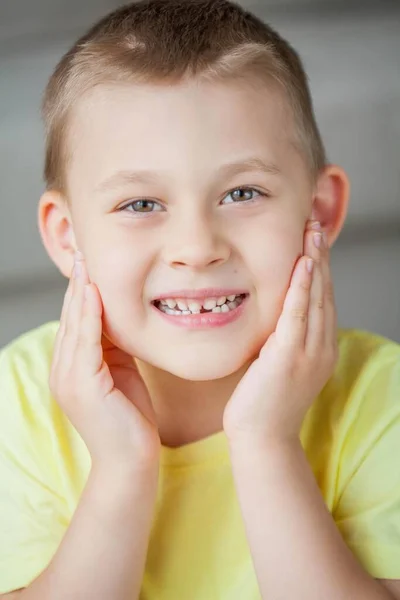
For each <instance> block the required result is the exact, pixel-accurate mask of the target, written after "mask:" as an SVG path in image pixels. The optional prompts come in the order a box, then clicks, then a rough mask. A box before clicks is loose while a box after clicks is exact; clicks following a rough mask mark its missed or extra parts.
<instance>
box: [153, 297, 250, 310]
mask: <svg viewBox="0 0 400 600" xmlns="http://www.w3.org/2000/svg"><path fill="white" fill-rule="evenodd" d="M248 295H249V294H239V295H237V296H236V297H235V299H234V300H228V298H226V301H225V302H224V303H222V304H219V305H218V304H217V305H216V306H214V307H213V308H204V306H202V303H200V302H197V303H195V304H194V305H193V303H190V304H191V305H192V308H191V309H190V308H189V306H188V305H187V304H186V306H187V308H186V309H185V308H179V306H178V304H177V303H176V304H175V306H173V307H170V306H168V304H167V303H166V302H165V301H161V300H154V301H153V302H152V304H153V305H154V306H155V307H156V308H157V309H158V310H160V311H161V312H163V313H165V314H168V315H196V314H205V313H211V314H212V313H221V312H222V313H225V312H231V311H232V310H235V308H237V307H238V306H239V305H240V304H241V303H242V302H243V300H244V299H245V298H246V297H247V296H248ZM199 305H200V306H199ZM181 306H182V305H181Z"/></svg>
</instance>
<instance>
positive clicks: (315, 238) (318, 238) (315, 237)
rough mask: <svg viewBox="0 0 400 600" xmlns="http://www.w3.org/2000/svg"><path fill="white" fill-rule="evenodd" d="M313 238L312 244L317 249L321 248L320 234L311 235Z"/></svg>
mask: <svg viewBox="0 0 400 600" xmlns="http://www.w3.org/2000/svg"><path fill="white" fill-rule="evenodd" d="M313 238H314V244H315V246H316V247H317V248H320V247H321V240H322V234H321V233H314V235H313Z"/></svg>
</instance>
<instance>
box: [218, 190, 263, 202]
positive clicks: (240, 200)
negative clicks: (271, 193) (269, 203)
mask: <svg viewBox="0 0 400 600" xmlns="http://www.w3.org/2000/svg"><path fill="white" fill-rule="evenodd" d="M235 192H247V193H249V192H257V194H259V195H260V196H261V197H267V196H268V194H265V193H264V192H260V191H259V190H256V189H255V188H251V187H238V188H235V189H234V190H231V191H230V192H228V194H227V196H225V197H226V198H227V197H228V196H233V197H234V198H235V196H234V194H235ZM237 200H238V201H237ZM255 200H256V198H244V200H243V199H242V197H241V196H240V195H237V196H236V200H234V201H233V202H228V204H243V203H244V202H246V203H248V202H254V201H255Z"/></svg>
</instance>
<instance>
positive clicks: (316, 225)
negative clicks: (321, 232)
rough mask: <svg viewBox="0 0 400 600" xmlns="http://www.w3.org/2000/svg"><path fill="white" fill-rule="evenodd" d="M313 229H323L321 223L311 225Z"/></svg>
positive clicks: (315, 222)
mask: <svg viewBox="0 0 400 600" xmlns="http://www.w3.org/2000/svg"><path fill="white" fill-rule="evenodd" d="M311 229H321V223H320V222H319V221H313V222H312V223H311Z"/></svg>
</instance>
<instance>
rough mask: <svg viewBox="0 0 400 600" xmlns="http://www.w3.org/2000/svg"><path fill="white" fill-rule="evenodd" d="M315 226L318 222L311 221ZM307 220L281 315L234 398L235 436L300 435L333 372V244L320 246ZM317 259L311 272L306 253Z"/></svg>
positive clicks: (228, 420)
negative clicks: (331, 255) (330, 254)
mask: <svg viewBox="0 0 400 600" xmlns="http://www.w3.org/2000/svg"><path fill="white" fill-rule="evenodd" d="M311 225H313V226H314V227H315V226H316V223H315V222H313V223H311ZM317 232H318V229H317V230H316V229H311V228H310V223H308V224H307V228H306V231H305V238H304V253H305V255H306V256H302V257H300V258H299V259H298V261H297V263H296V265H295V268H294V271H293V274H292V279H291V283H290V287H289V289H288V292H287V295H286V299H285V302H284V306H283V311H282V314H281V316H280V318H279V320H278V323H277V327H276V331H275V332H274V333H273V334H272V335H270V336H269V338H268V339H267V341H266V343H265V345H264V346H263V347H262V349H261V351H260V354H259V357H258V358H257V359H256V360H255V361H254V362H253V363H252V364H251V365H250V367H249V369H248V370H247V372H246V374H245V375H244V377H242V379H241V381H240V382H239V384H238V385H237V387H236V389H235V391H234V393H233V394H232V396H231V398H230V399H229V401H228V403H227V405H226V407H225V411H224V419H223V426H224V430H225V433H226V434H227V437H228V439H229V441H230V442H235V441H237V440H247V441H252V440H255V441H261V442H264V441H282V440H288V439H298V438H299V435H300V430H301V425H302V422H303V420H304V417H305V414H306V412H307V410H308V408H309V407H310V406H311V405H312V403H313V401H314V400H315V398H316V397H317V396H318V394H319V393H320V391H321V390H322V388H323V387H324V385H325V384H326V383H327V381H328V379H329V378H330V377H331V375H332V374H333V371H334V369H335V365H336V362H337V358H338V348H337V316H336V308H335V303H334V297H333V286H332V280H331V275H330V267H329V248H328V247H327V246H326V245H325V243H324V241H323V240H322V243H321V247H320V248H319V249H318V248H317V247H316V246H315V245H314V243H313V236H314V235H315V234H317V235H321V234H318V233H317ZM308 257H312V258H313V259H314V268H313V272H312V274H310V273H309V272H308V271H307V269H306V262H307V258H308Z"/></svg>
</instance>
